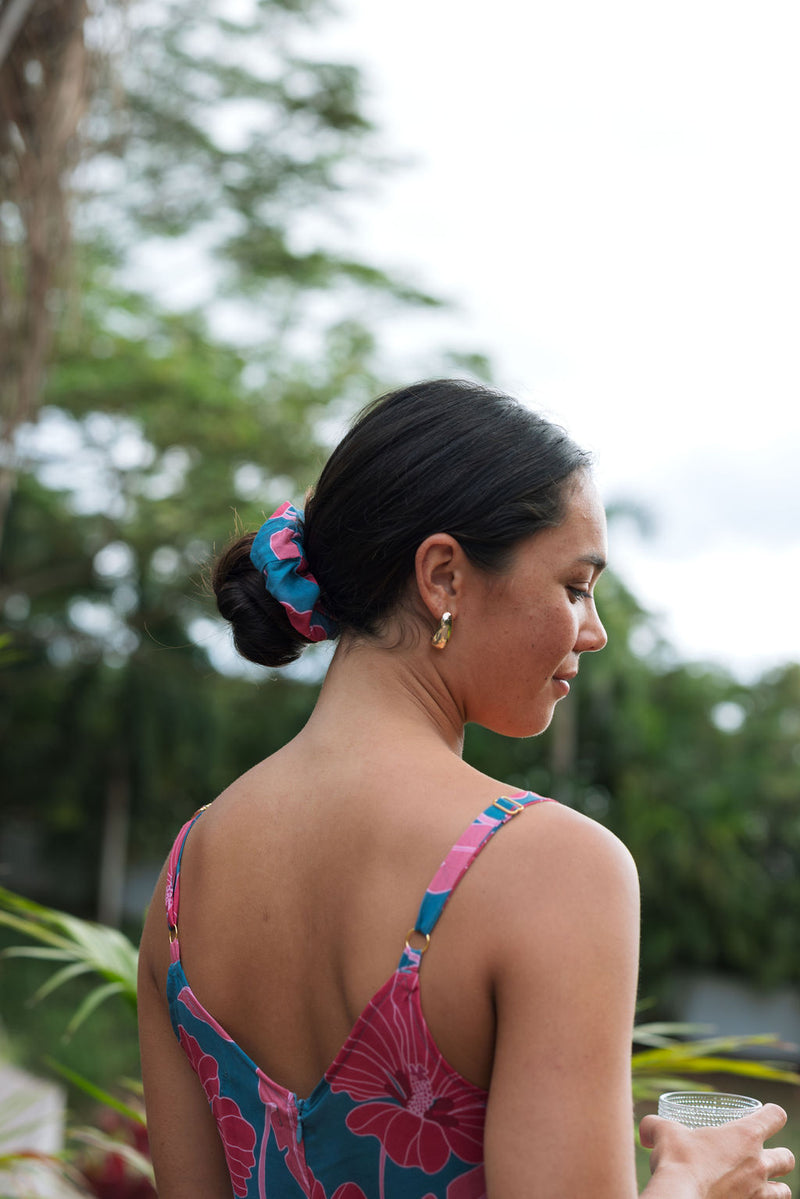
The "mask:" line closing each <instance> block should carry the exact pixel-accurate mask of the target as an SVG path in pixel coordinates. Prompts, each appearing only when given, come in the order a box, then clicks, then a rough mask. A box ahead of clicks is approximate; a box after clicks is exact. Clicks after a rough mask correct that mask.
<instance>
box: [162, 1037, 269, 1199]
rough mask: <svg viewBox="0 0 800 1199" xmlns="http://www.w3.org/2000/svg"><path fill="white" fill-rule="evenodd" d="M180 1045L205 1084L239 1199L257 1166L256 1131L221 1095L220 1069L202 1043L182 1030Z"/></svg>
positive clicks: (228, 1100)
mask: <svg viewBox="0 0 800 1199" xmlns="http://www.w3.org/2000/svg"><path fill="white" fill-rule="evenodd" d="M180 1041H181V1045H182V1046H183V1049H184V1052H185V1054H186V1056H187V1057H188V1059H189V1061H190V1062H191V1064H192V1069H193V1070H194V1072H195V1073H196V1074H197V1077H198V1078H199V1079H200V1082H201V1083H202V1084H203V1090H204V1091H205V1093H206V1097H207V1099H208V1102H209V1103H210V1104H211V1111H212V1113H213V1115H214V1119H215V1120H216V1122H217V1128H218V1129H219V1135H220V1137H221V1139H222V1145H223V1148H224V1150H225V1160H226V1161H227V1163H228V1170H229V1172H230V1176H231V1185H232V1186H233V1193H234V1195H236V1196H237V1197H238V1199H244V1196H246V1194H247V1182H248V1179H249V1178H250V1175H251V1174H252V1172H253V1167H254V1166H255V1164H256V1159H255V1154H254V1153H253V1150H254V1149H255V1145H256V1130H255V1129H254V1128H253V1125H252V1124H251V1123H250V1122H249V1120H245V1118H244V1116H243V1115H242V1112H241V1109H240V1107H239V1105H238V1103H236V1102H235V1101H234V1100H233V1099H229V1098H228V1096H227V1095H220V1093H219V1066H218V1065H217V1061H216V1059H215V1058H213V1057H212V1056H211V1054H210V1053H203V1050H202V1049H201V1048H200V1045H199V1043H198V1042H197V1041H196V1040H195V1038H194V1037H193V1036H191V1035H190V1034H189V1033H188V1032H187V1031H186V1029H185V1028H182V1029H181V1032H180Z"/></svg>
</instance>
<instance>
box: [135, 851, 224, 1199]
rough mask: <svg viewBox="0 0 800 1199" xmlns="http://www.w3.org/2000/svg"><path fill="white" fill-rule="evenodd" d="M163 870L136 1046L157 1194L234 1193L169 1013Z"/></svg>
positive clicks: (148, 924)
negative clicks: (138, 1050)
mask: <svg viewBox="0 0 800 1199" xmlns="http://www.w3.org/2000/svg"><path fill="white" fill-rule="evenodd" d="M165 880H166V871H165V872H164V873H163V874H162V876H161V878H160V880H159V882H158V885H157V886H156V890H155V893H154V896H153V900H152V902H151V904H150V910H149V912H148V915H147V920H146V921H145V927H144V933H143V934H142V943H141V948H140V951H139V985H138V995H139V1000H138V1006H139V1046H140V1050H141V1056H142V1079H143V1081H144V1097H145V1107H146V1109H147V1131H148V1137H149V1142H150V1153H151V1155H152V1158H153V1167H154V1169H155V1174H156V1184H157V1188H158V1195H159V1199H232V1196H233V1190H232V1187H231V1181H230V1175H229V1173H228V1168H227V1165H226V1163H225V1154H224V1151H223V1148H222V1142H221V1140H220V1138H219V1134H218V1132H217V1126H216V1123H215V1121H214V1118H213V1116H212V1114H211V1109H210V1108H209V1105H208V1101H207V1100H206V1097H205V1094H204V1092H203V1088H202V1087H201V1085H200V1082H199V1080H198V1078H197V1075H196V1074H195V1073H194V1071H193V1070H192V1068H191V1066H190V1065H189V1061H188V1059H187V1057H186V1055H185V1053H184V1052H183V1050H182V1049H181V1047H180V1045H179V1044H178V1041H177V1038H176V1037H175V1033H174V1032H173V1030H172V1025H171V1023H170V1019H169V1011H168V1009H167V1001H166V992H165V988H166V978H167V969H168V967H169V938H168V934H167V926H166V916H165V914H164V913H165V907H164V886H165Z"/></svg>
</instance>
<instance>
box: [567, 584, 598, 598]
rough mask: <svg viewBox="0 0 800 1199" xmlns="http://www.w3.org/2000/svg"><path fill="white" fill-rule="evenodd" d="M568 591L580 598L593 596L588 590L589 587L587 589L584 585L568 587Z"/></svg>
mask: <svg viewBox="0 0 800 1199" xmlns="http://www.w3.org/2000/svg"><path fill="white" fill-rule="evenodd" d="M567 591H569V593H570V595H572V596H573V597H574V598H575V599H578V600H586V599H591V598H592V593H591V591H588V590H587V589H585V588H583V587H568V588H567Z"/></svg>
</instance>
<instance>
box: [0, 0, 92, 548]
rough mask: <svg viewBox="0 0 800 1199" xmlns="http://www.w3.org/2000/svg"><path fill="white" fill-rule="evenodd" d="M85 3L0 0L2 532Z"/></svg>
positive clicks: (39, 375) (75, 86)
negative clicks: (0, 1) (0, 0)
mask: <svg viewBox="0 0 800 1199" xmlns="http://www.w3.org/2000/svg"><path fill="white" fill-rule="evenodd" d="M86 12H87V9H86V4H85V0H5V2H4V3H2V4H0V364H2V366H1V367H0V422H1V425H0V428H1V430H2V439H3V442H2V445H3V449H4V452H3V454H2V456H0V538H2V530H3V526H4V522H5V515H6V512H7V509H8V504H9V501H10V497H11V492H12V490H13V487H14V481H15V477H16V467H15V462H14V455H13V435H14V432H15V430H16V429H18V428H19V427H20V425H22V424H23V423H24V422H25V421H29V420H31V419H33V417H34V416H35V414H36V411H37V408H38V403H39V398H40V393H41V387H42V381H43V377H44V371H45V364H46V360H47V355H48V351H49V348H50V342H51V338H52V333H53V322H54V319H55V316H56V313H57V311H58V308H59V307H60V305H61V301H60V292H59V287H61V288H63V286H64V274H65V260H66V256H67V249H68V245H69V216H68V205H67V188H68V185H67V179H68V176H69V173H70V170H71V168H72V167H73V166H74V164H75V161H76V157H77V147H78V136H77V129H78V124H79V121H80V118H81V117H82V115H83V111H84V107H85V103H86V95H87V88H88V81H87V80H88V71H87V56H86V47H85V42H84V37H83V26H84V21H85V19H86Z"/></svg>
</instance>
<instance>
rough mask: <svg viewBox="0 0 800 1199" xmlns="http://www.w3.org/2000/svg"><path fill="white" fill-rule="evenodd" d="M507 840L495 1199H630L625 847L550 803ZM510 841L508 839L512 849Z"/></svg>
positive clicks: (635, 901)
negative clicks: (531, 1198)
mask: <svg viewBox="0 0 800 1199" xmlns="http://www.w3.org/2000/svg"><path fill="white" fill-rule="evenodd" d="M536 816H537V818H538V819H537V820H536V821H533V820H531V821H529V822H528V823H524V821H523V820H522V819H521V820H519V822H518V823H517V825H516V826H515V827H513V828H512V829H509V832H508V834H507V841H506V842H505V844H504V847H503V848H504V850H505V851H507V852H506V853H505V855H504V857H505V860H504V861H503V862H502V863H498V865H500V866H502V872H503V880H502V881H503V899H504V909H505V914H504V915H503V917H502V923H500V924H499V926H498V925H497V919H495V925H496V926H497V933H496V950H497V961H496V964H495V969H494V977H495V1003H496V1010H497V1039H496V1045H495V1056H494V1066H493V1072H492V1080H491V1085H490V1088H489V1105H488V1110H487V1119H486V1134H485V1151H486V1179H487V1193H488V1196H489V1199H530V1197H531V1196H532V1195H536V1197H537V1199H564V1197H565V1196H566V1195H569V1196H570V1197H571V1199H634V1196H635V1195H636V1175H635V1167H634V1141H633V1104H632V1096H631V1078H630V1055H631V1031H632V1026H633V1015H634V1004H635V995H636V983H637V973H638V941H639V889H638V879H637V876H636V869H635V867H634V864H633V861H632V859H631V857H630V854H629V853H628V851H627V850H626V849H625V848H624V846H623V845H622V844H621V842H620V841H618V840H617V839H616V837H613V836H612V835H611V834H610V833H609V832H607V831H606V830H605V829H603V828H602V827H601V826H600V825H598V824H595V823H594V822H593V821H590V820H587V819H586V818H585V817H582V816H580V815H579V814H578V813H576V812H573V811H571V810H570V809H568V808H563V807H560V806H556V805H552V806H548V808H547V810H545V811H541V812H537V813H536ZM512 842H513V845H512Z"/></svg>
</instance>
